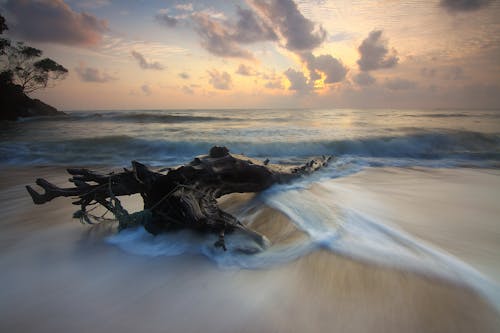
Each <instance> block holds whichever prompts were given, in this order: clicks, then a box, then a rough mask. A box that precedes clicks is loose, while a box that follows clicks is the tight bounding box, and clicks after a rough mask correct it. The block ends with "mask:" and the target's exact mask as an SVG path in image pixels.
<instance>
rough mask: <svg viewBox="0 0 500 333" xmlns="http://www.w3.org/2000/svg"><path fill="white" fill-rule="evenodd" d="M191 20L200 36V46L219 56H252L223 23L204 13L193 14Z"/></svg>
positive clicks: (247, 57) (248, 57) (249, 57)
mask: <svg viewBox="0 0 500 333" xmlns="http://www.w3.org/2000/svg"><path fill="white" fill-rule="evenodd" d="M193 20H194V22H195V24H196V32H197V33H198V35H199V36H200V37H201V46H202V47H203V48H204V49H206V50H207V51H208V52H210V53H212V54H214V55H217V56H221V57H234V58H246V59H251V58H253V55H252V54H251V53H250V52H248V51H247V50H244V49H243V48H241V47H240V46H239V45H238V43H237V42H236V41H235V40H234V38H233V37H232V34H231V32H230V30H229V29H228V28H227V27H226V26H225V25H223V24H221V23H219V22H217V21H215V20H214V19H212V18H211V17H210V16H208V15H207V14H204V13H197V14H195V15H193Z"/></svg>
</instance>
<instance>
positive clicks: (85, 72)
mask: <svg viewBox="0 0 500 333" xmlns="http://www.w3.org/2000/svg"><path fill="white" fill-rule="evenodd" d="M75 72H76V73H77V74H78V76H79V77H80V79H81V80H82V81H83V82H97V83H104V82H109V81H113V80H116V78H115V77H113V76H111V75H109V74H107V73H101V72H100V71H99V70H98V69H97V68H92V67H87V66H85V64H84V63H80V64H79V65H78V67H76V68H75Z"/></svg>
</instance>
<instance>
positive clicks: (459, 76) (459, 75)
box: [443, 66, 466, 81]
mask: <svg viewBox="0 0 500 333" xmlns="http://www.w3.org/2000/svg"><path fill="white" fill-rule="evenodd" d="M443 78H444V79H445V80H450V81H457V80H463V79H465V78H466V76H465V75H464V70H463V69H462V67H459V66H453V67H450V68H447V69H446V70H445V72H444V74H443Z"/></svg>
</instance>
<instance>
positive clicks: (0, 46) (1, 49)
mask: <svg viewBox="0 0 500 333" xmlns="http://www.w3.org/2000/svg"><path fill="white" fill-rule="evenodd" d="M8 29H9V28H8V27H7V24H6V23H5V19H4V17H3V16H2V15H1V14H0V35H1V34H3V32H4V31H5V30H8ZM9 46H10V40H8V39H5V38H0V56H2V55H5V49H6V48H7V47H9Z"/></svg>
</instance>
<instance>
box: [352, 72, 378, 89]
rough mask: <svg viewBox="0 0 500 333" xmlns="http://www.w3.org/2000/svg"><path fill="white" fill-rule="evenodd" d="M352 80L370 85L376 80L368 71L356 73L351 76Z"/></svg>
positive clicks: (362, 84)
mask: <svg viewBox="0 0 500 333" xmlns="http://www.w3.org/2000/svg"><path fill="white" fill-rule="evenodd" d="M353 81H354V82H355V83H356V84H357V85H359V86H370V85H372V84H374V83H375V82H376V80H375V78H374V77H373V76H371V75H370V73H368V72H361V73H358V74H357V75H355V76H354V77H353Z"/></svg>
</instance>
